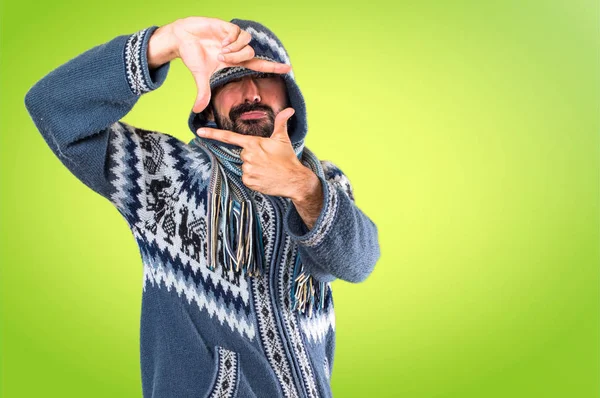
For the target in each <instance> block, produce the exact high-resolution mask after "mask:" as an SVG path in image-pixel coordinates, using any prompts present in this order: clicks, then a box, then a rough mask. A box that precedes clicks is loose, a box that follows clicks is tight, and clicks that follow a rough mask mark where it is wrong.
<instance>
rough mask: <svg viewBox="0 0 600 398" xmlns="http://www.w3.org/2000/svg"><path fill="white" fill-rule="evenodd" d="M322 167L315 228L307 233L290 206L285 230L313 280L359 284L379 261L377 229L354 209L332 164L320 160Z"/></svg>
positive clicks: (347, 189) (343, 177)
mask: <svg viewBox="0 0 600 398" xmlns="http://www.w3.org/2000/svg"><path fill="white" fill-rule="evenodd" d="M321 164H322V166H323V171H324V174H325V178H321V177H319V179H320V181H321V186H322V189H323V207H322V209H321V213H320V214H319V216H318V218H317V221H316V222H315V225H314V226H313V228H312V229H311V230H308V227H307V226H306V224H305V223H304V221H303V220H302V218H301V217H300V214H299V213H298V211H297V209H296V207H295V206H294V205H293V203H292V204H290V206H289V207H288V209H287V210H286V213H285V216H284V228H285V230H286V232H287V234H289V235H290V237H291V239H293V240H294V241H296V242H297V243H298V245H299V249H298V250H299V253H300V259H301V261H302V263H303V264H304V265H305V267H306V268H307V269H308V271H309V273H310V274H311V275H312V276H313V277H314V278H316V279H317V280H319V281H322V282H331V281H333V280H335V279H336V278H339V279H342V280H345V281H348V282H352V283H359V282H362V281H364V280H365V279H366V278H367V277H368V276H369V275H370V274H371V272H372V271H373V269H374V267H375V263H376V262H377V260H378V259H379V257H380V252H379V241H378V233H377V226H376V225H375V224H374V223H373V221H371V219H370V218H369V217H367V215H365V214H364V213H363V212H362V210H360V209H359V208H358V207H357V206H356V204H355V200H354V194H353V190H352V186H351V184H350V181H349V180H348V178H347V177H346V175H345V174H344V173H343V172H342V171H341V170H340V169H339V168H338V167H337V166H336V165H335V164H333V163H332V162H329V161H326V160H322V161H321Z"/></svg>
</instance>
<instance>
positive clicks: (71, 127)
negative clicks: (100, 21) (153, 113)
mask: <svg viewBox="0 0 600 398" xmlns="http://www.w3.org/2000/svg"><path fill="white" fill-rule="evenodd" d="M156 29H157V26H152V27H149V28H147V29H143V30H140V31H139V32H136V33H133V34H127V35H122V36H118V37H115V38H114V39H112V40H110V41H108V42H106V43H104V44H101V45H98V46H96V47H94V48H92V49H90V50H88V51H85V52H84V53H82V54H80V55H79V56H77V57H75V58H73V59H71V60H69V61H68V62H66V63H65V64H63V65H61V66H59V67H58V68H56V69H54V70H52V71H51V72H50V73H48V74H47V75H46V76H44V77H43V78H42V79H41V80H39V81H38V82H37V83H35V85H33V87H31V88H30V89H29V91H28V92H27V94H26V96H25V105H26V107H27V110H28V112H29V114H30V116H31V118H32V120H33V122H34V123H35V126H36V127H37V129H38V130H39V132H40V133H41V135H42V137H43V139H44V140H45V142H46V143H47V145H48V146H49V147H50V149H51V150H52V151H53V153H54V154H55V155H56V156H57V157H58V158H59V159H60V161H61V162H62V163H63V164H64V166H66V167H67V168H68V169H69V171H70V172H71V173H72V174H73V175H74V176H75V177H77V178H78V179H79V180H80V181H81V182H82V183H84V184H85V185H87V186H88V187H89V188H91V189H92V190H94V191H95V192H97V193H98V194H100V195H102V196H103V197H105V198H106V199H108V200H109V201H110V202H111V203H112V204H113V205H114V207H115V208H116V209H117V210H118V211H119V212H120V214H121V215H122V216H123V217H124V218H125V220H126V221H127V224H128V226H129V227H130V229H131V232H132V233H133V236H134V237H135V239H136V242H137V244H138V247H139V251H140V254H141V260H142V264H143V294H142V309H141V311H142V313H141V325H140V360H141V376H142V390H143V395H144V397H159V398H165V397H177V398H184V397H196V398H197V397H209V396H210V397H234V396H235V397H279V396H285V397H330V396H331V395H332V393H331V388H330V378H331V374H332V367H333V358H334V350H335V314H334V306H333V296H332V290H331V282H333V281H334V280H336V279H341V280H345V281H349V282H353V283H358V282H361V281H364V280H365V279H366V278H367V276H368V275H369V274H370V273H371V272H372V271H373V268H374V266H375V263H376V262H377V260H378V259H379V256H380V252H379V244H378V237H377V228H376V226H375V224H374V223H373V222H372V221H371V220H370V219H369V218H368V217H367V216H366V215H365V214H364V213H363V212H362V211H361V210H360V209H359V208H358V207H357V206H356V204H355V202H354V197H353V193H352V188H351V185H350V183H349V180H348V178H346V176H345V175H344V174H343V173H342V171H341V170H340V169H339V168H338V167H336V166H335V165H334V164H333V163H331V162H328V161H321V164H322V167H323V171H324V172H325V176H326V178H321V177H319V178H320V181H321V185H322V189H323V194H324V195H323V196H324V201H323V208H322V211H321V213H320V215H319V217H318V219H317V221H316V224H315V225H314V226H313V228H312V229H310V230H308V228H307V227H306V225H305V224H304V222H303V221H302V219H301V217H300V215H299V214H298V212H297V211H296V208H295V206H294V204H293V203H292V202H291V201H290V200H289V199H288V198H283V197H275V196H269V195H264V194H262V193H260V192H256V191H251V190H248V191H249V192H250V193H251V196H252V198H253V200H254V201H255V203H256V205H257V208H258V210H259V216H260V220H261V225H262V231H263V236H262V240H263V243H264V248H265V256H266V258H265V265H266V269H265V272H264V274H263V275H262V276H260V277H256V278H244V277H240V275H239V273H235V272H233V271H227V272H226V271H224V268H223V267H216V268H212V267H210V266H209V264H207V263H206V251H207V241H206V224H207V220H206V210H207V188H208V184H209V181H208V177H209V176H210V172H211V168H212V167H213V165H212V164H211V158H210V157H209V156H208V154H207V153H206V152H205V151H203V150H202V149H201V148H200V147H199V146H197V145H189V144H186V143H185V142H183V141H181V140H179V139H177V138H175V137H173V136H171V135H169V134H166V133H162V132H157V131H150V130H144V129H141V128H137V127H134V126H132V125H129V124H127V123H124V122H122V121H121V120H120V119H121V118H123V117H124V116H125V115H126V114H127V113H128V112H129V111H130V110H131V109H132V107H133V106H134V105H135V103H136V102H137V100H138V99H139V98H140V96H141V95H143V94H144V93H147V92H149V91H152V90H155V89H157V88H159V87H160V86H161V85H162V83H163V82H164V81H165V79H166V77H167V74H168V71H169V66H170V63H166V64H164V65H161V66H160V67H158V68H157V69H153V70H150V69H149V67H148V63H147V58H146V54H147V46H148V40H149V37H150V35H151V34H152V33H153V31H154V30H156ZM213 161H214V160H213ZM221 243H222V242H221V241H220V240H219V245H221ZM297 258H300V259H301V260H302V263H303V264H304V265H305V267H306V268H307V269H308V270H309V271H310V274H311V275H312V276H313V277H314V278H315V279H316V280H317V281H321V282H326V283H327V287H328V289H327V292H326V295H325V304H324V307H323V308H322V310H321V311H319V312H317V313H313V314H311V315H310V316H309V314H302V313H298V312H297V311H293V310H291V309H290V288H291V286H292V280H291V279H292V275H293V267H294V264H295V261H296V259H297ZM218 261H222V257H219V258H218Z"/></svg>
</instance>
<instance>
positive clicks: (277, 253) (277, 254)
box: [264, 195, 308, 397]
mask: <svg viewBox="0 0 600 398" xmlns="http://www.w3.org/2000/svg"><path fill="white" fill-rule="evenodd" d="M264 196H265V198H267V200H268V201H269V202H270V203H271V205H272V206H273V209H274V211H276V212H277V216H280V217H281V218H280V219H281V222H280V223H276V227H277V228H276V229H277V231H276V232H277V236H276V239H275V245H274V247H273V253H274V256H273V258H272V259H271V261H272V263H271V266H270V267H269V268H270V273H269V288H270V289H271V291H272V292H273V296H272V297H271V304H272V305H273V306H274V307H273V308H274V309H275V311H273V312H274V314H275V320H276V322H277V327H278V329H279V335H280V336H282V337H283V338H282V340H283V344H284V345H285V346H286V347H287V350H288V351H289V353H290V358H291V362H292V364H291V365H292V372H293V373H294V375H293V376H294V379H295V381H296V384H297V385H296V389H297V390H298V393H300V394H301V396H302V397H308V392H307V391H306V390H305V388H304V381H303V380H302V372H301V371H300V365H298V362H297V358H296V356H295V355H294V349H293V347H292V345H291V343H290V338H289V336H288V334H287V332H286V330H285V327H284V325H283V321H282V320H281V316H280V314H279V311H278V309H279V307H278V306H277V290H276V289H275V288H276V287H277V286H276V283H275V282H273V281H274V280H276V279H277V278H276V276H277V267H278V265H279V260H280V258H281V250H280V247H281V246H282V245H281V241H282V238H283V215H284V214H283V211H281V209H280V208H279V204H276V203H275V202H276V200H275V199H271V198H270V197H269V196H268V195H264ZM282 305H283V304H282Z"/></svg>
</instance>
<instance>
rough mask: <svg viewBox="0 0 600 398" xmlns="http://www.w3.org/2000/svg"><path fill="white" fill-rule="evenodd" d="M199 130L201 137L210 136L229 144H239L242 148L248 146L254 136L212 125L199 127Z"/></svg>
mask: <svg viewBox="0 0 600 398" xmlns="http://www.w3.org/2000/svg"><path fill="white" fill-rule="evenodd" d="M197 132H198V135H199V136H200V137H205V138H210V139H212V140H217V141H221V142H225V143H227V144H233V145H238V146H241V147H242V148H246V147H247V146H248V144H250V141H251V140H252V138H254V137H251V136H248V135H244V134H239V133H236V132H233V131H229V130H220V129H213V128H210V127H202V128H200V129H198V131H197Z"/></svg>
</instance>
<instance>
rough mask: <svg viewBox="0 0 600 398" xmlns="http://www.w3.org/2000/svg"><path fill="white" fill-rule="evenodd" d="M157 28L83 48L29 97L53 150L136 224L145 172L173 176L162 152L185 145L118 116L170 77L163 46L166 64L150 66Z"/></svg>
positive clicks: (30, 107) (27, 101) (33, 115)
mask: <svg viewBox="0 0 600 398" xmlns="http://www.w3.org/2000/svg"><path fill="white" fill-rule="evenodd" d="M157 28H158V27H157V26H152V27H149V28H146V29H142V30H140V31H139V32H136V33H134V34H131V35H123V36H118V37H116V38H114V39H112V40H110V41H109V42H107V43H104V44H101V45H99V46H96V47H94V48H92V49H90V50H88V51H86V52H84V53H82V54H81V55H79V56H77V57H75V58H73V59H71V60H70V61H68V62H67V63H65V64H63V65H61V66H59V67H58V68H56V69H54V70H53V71H51V72H50V73H48V74H47V75H46V76H45V77H43V78H42V79H41V80H40V81H38V82H37V83H36V84H35V85H34V86H33V87H31V88H30V89H29V91H28V92H27V94H26V96H25V106H26V108H27V111H28V112H29V114H30V116H31V118H32V119H33V122H34V123H35V125H36V127H37V129H38V130H39V131H40V133H41V135H42V137H43V138H44V140H45V141H46V143H47V144H48V146H49V147H50V148H51V150H52V151H53V152H54V154H55V155H56V156H57V157H58V158H59V159H60V160H61V162H62V163H63V164H64V165H65V166H66V167H67V168H68V169H69V171H70V172H71V173H72V174H73V175H75V176H76V177H77V178H78V179H79V180H80V181H82V182H83V183H84V184H86V185H87V186H88V187H90V188H91V189H93V190H94V191H96V192H97V193H99V194H100V195H102V196H104V197H106V198H107V199H109V200H110V201H111V202H112V203H113V204H114V205H115V206H116V207H117V209H118V210H119V211H120V212H121V214H122V215H123V216H124V217H125V218H126V220H127V221H128V222H129V223H131V224H135V223H137V222H139V221H140V214H141V211H140V209H143V208H145V202H146V196H145V192H146V189H145V181H147V178H148V174H154V175H155V176H156V175H159V174H163V175H164V174H168V173H169V171H168V170H167V169H168V168H169V166H170V165H169V158H168V157H165V156H162V157H160V159H159V157H158V155H161V154H162V155H164V154H165V153H167V154H168V153H169V151H173V147H176V146H178V145H180V144H183V143H180V141H178V140H176V139H175V138H173V137H171V136H169V135H166V134H160V133H155V132H149V131H145V130H141V129H137V128H135V127H132V126H130V125H127V124H125V123H123V122H120V121H119V119H121V118H122V117H124V116H125V115H126V114H127V113H128V112H129V111H130V110H131V109H132V108H133V106H134V104H135V103H136V102H137V101H138V99H139V98H140V96H141V95H143V94H144V93H147V92H150V91H153V90H155V89H157V88H158V87H160V86H161V85H162V83H163V82H164V80H165V79H166V76H167V72H168V70H169V66H170V63H169V62H168V61H169V59H168V58H166V57H165V54H164V53H161V52H160V51H158V50H157V48H158V46H154V52H155V54H156V55H155V57H156V59H160V61H166V63H164V64H162V65H156V64H155V66H156V69H149V65H148V58H147V55H148V46H149V39H150V37H151V36H152V35H153V33H154V32H155V31H156V30H157ZM156 37H158V35H157V36H156ZM154 160H160V162H158V163H157V162H155V161H154Z"/></svg>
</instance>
